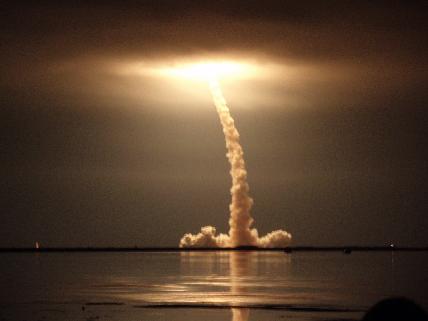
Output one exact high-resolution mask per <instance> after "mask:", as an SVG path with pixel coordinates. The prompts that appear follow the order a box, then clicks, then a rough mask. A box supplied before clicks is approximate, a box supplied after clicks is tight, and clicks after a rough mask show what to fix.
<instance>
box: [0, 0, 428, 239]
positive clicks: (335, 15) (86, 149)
mask: <svg viewBox="0 0 428 321" xmlns="http://www.w3.org/2000/svg"><path fill="white" fill-rule="evenodd" d="M427 29H428V2H426V1H419V2H418V1H409V2H406V1H402V2H397V1H370V2H368V1H367V2H363V1H354V2H351V1H322V2H321V1H309V2H308V1H295V2H287V1H217V2H216V1H141V2H137V1H136V2H125V1H117V2H111V3H110V2H101V1H94V2H91V4H89V3H86V2H85V1H80V2H79V1H76V2H73V4H71V2H70V3H69V4H68V5H65V6H64V5H60V4H59V3H56V2H55V1H51V2H49V1H40V2H37V4H36V2H30V1H29V2H15V1H9V2H8V1H2V2H0V59H1V62H2V63H1V65H0V66H1V67H0V68H1V73H0V104H1V105H0V106H1V109H0V130H1V133H0V148H1V149H0V166H1V167H0V168H1V180H2V183H1V185H0V186H1V191H0V192H1V198H0V205H1V208H0V212H1V222H0V246H31V245H33V244H34V242H35V241H36V240H38V241H40V242H41V243H42V245H46V246H87V245H92V246H104V245H114V246H118V245H123V246H126V245H131V246H132V245H140V246H175V245H177V244H178V241H179V239H180V237H181V236H182V235H183V234H184V233H185V232H197V231H198V230H199V228H200V226H203V225H214V226H216V227H217V228H218V230H221V231H223V232H224V231H227V220H228V204H229V201H230V196H229V187H230V186H229V185H230V178H229V173H228V172H229V168H228V163H227V160H226V158H225V146H224V138H223V135H222V131H221V128H220V124H219V122H218V118H217V115H216V113H215V109H214V106H213V105H212V102H211V101H210V97H209V93H208V90H207V89H206V88H205V85H204V84H192V85H190V84H187V85H186V84H185V83H182V84H177V81H176V82H175V83H174V81H172V80H167V79H158V78H154V77H150V76H147V75H137V74H126V73H118V72H115V70H116V71H117V70H118V69H120V68H125V67H126V66H128V67H129V66H131V67H132V66H134V65H138V63H140V62H141V63H145V64H155V63H156V64H157V63H164V64H169V63H171V62H173V61H176V60H180V59H187V60H189V59H199V58H200V57H202V58H204V57H220V58H227V59H237V60H239V59H246V60H251V61H253V62H254V63H255V64H257V65H259V66H261V67H263V66H268V69H269V73H268V76H265V77H260V78H259V79H257V78H254V79H246V80H242V81H241V82H239V83H236V82H235V83H232V82H230V83H225V84H224V92H225V95H226V98H227V99H228V101H229V103H230V107H231V110H232V114H233V115H234V117H235V120H236V124H237V126H238V129H239V131H240V133H241V142H242V144H243V147H244V151H245V155H246V161H247V167H248V171H249V182H250V188H251V195H252V196H253V197H254V200H255V206H254V208H253V211H252V214H253V216H254V218H255V221H256V227H257V228H258V230H259V231H260V233H261V234H264V233H266V232H269V231H271V230H274V229H279V228H283V229H286V230H287V231H289V232H291V233H292V234H293V237H294V243H293V244H294V245H344V244H358V245H366V244H373V245H384V244H389V243H390V242H394V243H396V244H399V245H410V246H411V245H424V246H426V245H428V239H427V235H428V216H427V210H428V202H427V201H426V192H427V187H428V186H427V185H428V184H427V179H428V171H427V158H426V156H425V154H426V152H425V150H426V137H427V127H428V126H427V124H428V111H427V109H426V105H427V102H428V85H427V80H428V79H427V75H428V63H427V57H428V37H427V32H426V30H427ZM266 68H267V67H266Z"/></svg>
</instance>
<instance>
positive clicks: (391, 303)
mask: <svg viewBox="0 0 428 321" xmlns="http://www.w3.org/2000/svg"><path fill="white" fill-rule="evenodd" d="M362 321H428V314H427V313H426V312H425V311H424V309H422V308H421V307H420V306H419V305H417V304H416V303H415V302H413V301H411V300H409V299H406V298H390V299H385V300H382V301H380V302H378V303H376V304H375V305H374V306H373V307H371V308H370V310H368V311H367V313H366V315H365V316H364V318H363V320H362Z"/></svg>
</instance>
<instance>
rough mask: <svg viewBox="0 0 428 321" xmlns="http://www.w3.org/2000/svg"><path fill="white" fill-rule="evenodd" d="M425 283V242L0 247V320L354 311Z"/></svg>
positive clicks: (412, 293) (341, 315)
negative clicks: (98, 249)
mask: <svg viewBox="0 0 428 321" xmlns="http://www.w3.org/2000/svg"><path fill="white" fill-rule="evenodd" d="M427 285H428V253H427V252H353V253H352V254H350V255H346V254H342V253H339V252H336V253H328V252H327V253H325V252H324V253H323V252H306V253H304V252H293V253H291V254H285V253H281V252H270V253H269V252H202V253H201V252H192V253H7V254H6V253H3V254H0V321H3V320H4V321H8V320H22V321H31V320H36V321H48V320H70V321H72V320H87V321H96V320H123V321H125V320H126V321H133V320H135V321H137V320H148V321H157V320H171V321H174V320H177V321H181V320H183V321H184V320H186V321H193V320H195V321H196V320H197V321H210V320H213V321H214V320H233V321H244V320H259V321H263V320H358V319H360V318H361V317H362V316H363V314H364V311H366V310H367V308H368V307H370V306H372V305H373V304H374V303H375V302H377V301H379V300H380V299H382V298H385V297H390V296H406V297H408V298H411V299H413V300H415V301H416V302H417V303H419V304H420V305H422V306H423V307H424V308H425V309H428V295H427Z"/></svg>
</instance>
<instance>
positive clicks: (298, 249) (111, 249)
mask: <svg viewBox="0 0 428 321" xmlns="http://www.w3.org/2000/svg"><path fill="white" fill-rule="evenodd" d="M240 251H243V252H248V251H254V252H285V253H291V252H343V253H345V254H350V253H351V252H354V251H355V252H385V251H401V252H428V247H404V246H403V247H401V246H294V247H293V246H290V247H285V248H257V247H250V246H248V247H247V246H244V247H237V248H179V247H46V248H29V247H4V248H0V253H55V252H143V253H144V252H240Z"/></svg>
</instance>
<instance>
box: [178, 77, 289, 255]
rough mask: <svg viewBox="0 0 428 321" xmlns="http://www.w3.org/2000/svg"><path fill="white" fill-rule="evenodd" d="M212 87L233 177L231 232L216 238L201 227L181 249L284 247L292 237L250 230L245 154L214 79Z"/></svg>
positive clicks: (183, 241) (208, 228) (182, 242)
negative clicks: (248, 246) (261, 235)
mask: <svg viewBox="0 0 428 321" xmlns="http://www.w3.org/2000/svg"><path fill="white" fill-rule="evenodd" d="M209 85H210V90H211V95H212V97H213V100H214V104H215V106H216V109H217V113H218V115H219V117H220V122H221V125H222V127H223V133H224V137H225V140H226V148H227V154H226V156H227V158H228V160H229V163H230V175H231V177H232V187H231V189H230V193H231V195H232V201H231V203H230V205H229V209H230V218H229V226H230V229H229V234H228V235H226V234H219V235H216V229H215V227H212V226H205V227H202V228H201V232H200V233H198V234H195V235H194V234H186V235H184V236H183V237H182V239H181V240H180V247H237V246H245V245H251V246H258V247H263V248H272V247H285V246H287V245H288V244H289V243H290V241H291V234H289V233H287V232H285V231H282V230H277V231H273V232H271V233H268V234H267V235H265V236H263V237H259V236H258V232H257V230H256V229H255V228H251V226H252V224H253V222H254V220H253V218H252V217H251V215H250V210H251V207H252V206H253V199H252V198H251V197H250V196H249V190H250V187H249V185H248V182H247V170H246V169H245V161H244V152H243V150H242V146H241V144H240V143H239V133H238V130H237V129H236V127H235V122H234V120H233V118H232V116H231V115H230V111H229V108H228V107H227V104H226V100H225V99H224V96H223V93H222V92H221V88H220V85H219V83H218V81H216V80H215V79H212V80H210V83H209Z"/></svg>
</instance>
